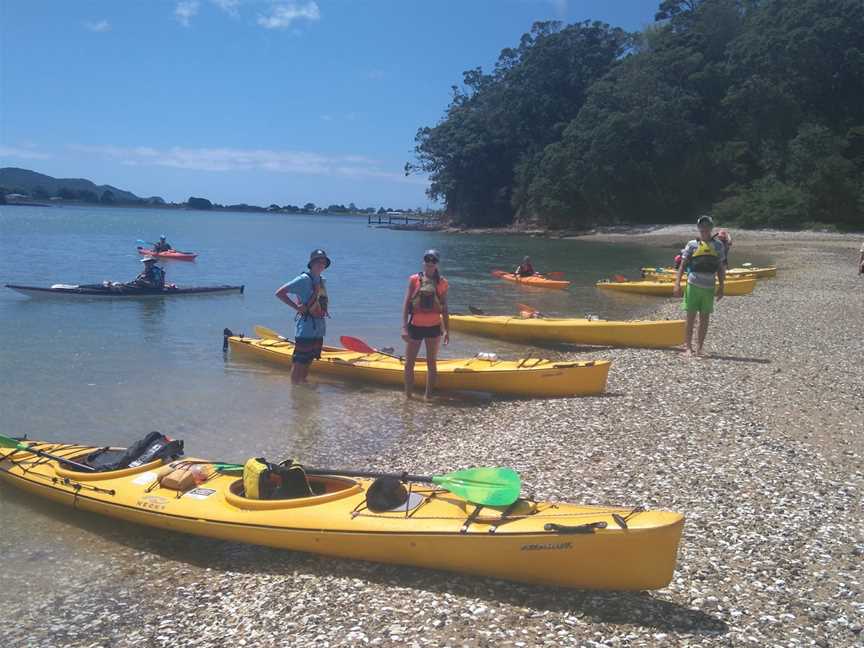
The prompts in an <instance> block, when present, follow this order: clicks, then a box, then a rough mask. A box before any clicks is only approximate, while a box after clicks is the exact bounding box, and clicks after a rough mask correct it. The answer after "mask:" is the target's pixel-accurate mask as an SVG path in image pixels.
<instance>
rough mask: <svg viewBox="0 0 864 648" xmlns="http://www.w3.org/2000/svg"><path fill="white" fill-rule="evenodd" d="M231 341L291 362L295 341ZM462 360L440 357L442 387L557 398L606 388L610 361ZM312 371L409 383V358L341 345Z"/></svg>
mask: <svg viewBox="0 0 864 648" xmlns="http://www.w3.org/2000/svg"><path fill="white" fill-rule="evenodd" d="M225 345H226V346H230V348H231V349H232V351H237V352H242V353H245V354H248V355H250V356H253V357H256V358H258V359H261V360H265V361H269V362H273V363H276V364H281V365H286V366H290V365H291V362H292V356H293V354H294V343H293V342H292V341H291V340H286V339H285V338H274V339H266V338H264V339H259V338H248V337H244V336H243V335H234V334H233V333H232V332H231V331H230V330H228V329H225ZM485 355H486V354H481V355H478V356H476V357H474V358H464V359H458V360H451V359H441V358H439V359H438V380H437V383H436V385H435V388H436V389H439V390H443V391H477V392H489V393H494V394H505V395H509V396H526V397H539V398H554V397H565V396H596V395H599V394H602V393H603V391H604V390H605V389H606V379H607V377H608V374H609V366H610V364H611V363H610V361H609V360H544V359H542V358H522V359H521V360H499V359H498V358H497V356H494V354H488V355H489V356H492V357H484V356H485ZM311 371H312V372H313V373H321V374H324V375H328V376H334V377H336V378H342V379H345V380H356V381H362V382H372V383H381V384H386V385H399V386H402V385H403V377H404V364H403V359H402V358H399V357H395V356H393V355H391V354H387V353H383V352H376V351H374V350H373V352H371V353H363V352H359V351H350V350H348V349H342V348H338V347H324V349H323V351H322V353H321V358H320V359H318V360H315V361H313V362H312V365H311ZM414 371H415V373H416V385H417V386H418V387H424V386H425V385H426V369H425V367H424V366H423V365H422V362H420V363H418V365H417V367H415V369H414Z"/></svg>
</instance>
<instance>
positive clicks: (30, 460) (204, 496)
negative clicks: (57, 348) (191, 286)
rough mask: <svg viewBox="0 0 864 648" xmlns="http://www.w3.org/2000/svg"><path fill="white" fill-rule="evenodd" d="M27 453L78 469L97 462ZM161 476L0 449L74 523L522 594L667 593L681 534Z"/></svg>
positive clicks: (522, 506)
mask: <svg viewBox="0 0 864 648" xmlns="http://www.w3.org/2000/svg"><path fill="white" fill-rule="evenodd" d="M28 443H31V442H28ZM32 443H33V444H34V445H33V447H34V448H36V449H39V450H42V451H45V452H49V453H52V454H55V455H59V456H61V457H63V458H66V459H78V460H79V461H83V459H84V458H85V457H86V456H87V455H88V454H89V453H91V452H93V451H95V450H97V448H90V447H86V446H80V445H70V444H61V443H44V442H32ZM186 461H200V460H195V459H187V460H186ZM176 463H177V462H175V465H176ZM162 465H163V464H162V462H161V461H153V462H151V463H147V464H144V465H142V466H139V467H137V468H127V469H123V470H115V471H112V472H102V473H89V472H76V471H72V470H69V469H67V468H65V467H61V466H60V465H58V463H57V462H56V461H54V460H50V459H45V458H41V457H37V456H36V455H34V454H32V453H31V452H30V451H29V449H28V450H15V449H8V448H0V479H2V481H4V482H6V483H8V484H10V485H12V486H15V487H17V488H20V489H22V490H24V491H27V492H28V493H31V494H33V495H38V496H40V497H43V498H46V499H49V500H53V501H54V502H58V503H60V504H65V505H67V506H71V507H73V508H75V509H79V510H82V511H89V512H92V513H98V514H100V515H106V516H109V517H112V518H117V519H120V520H125V521H128V522H135V523H138V524H145V525H148V526H152V527H157V528H160V529H166V530H170V531H177V532H180V533H188V534H192V535H198V536H206V537H209V538H217V539H220V540H227V541H231V542H245V543H250V544H257V545H265V546H269V547H276V548H279V549H290V550H296V551H306V552H311V553H317V554H324V555H328V556H337V557H340V558H354V559H360V560H370V561H375V562H384V563H395V564H402V565H413V566H417V567H428V568H433V569H443V570H448V571H454V572H460V573H465V574H478V575H482V576H491V577H495V578H503V579H507V580H514V581H522V582H526V583H538V584H545V585H558V586H563V587H577V588H590V589H609V590H644V589H657V588H661V587H665V586H666V585H667V584H668V583H669V581H670V580H671V578H672V574H673V572H674V569H675V562H676V559H677V553H678V543H679V541H680V538H681V531H682V528H683V525H684V517H683V516H682V515H681V514H680V513H673V512H668V511H643V510H642V509H641V508H632V507H631V508H626V507H602V506H578V505H575V504H567V503H553V502H543V501H535V500H533V499H529V498H520V499H518V500H517V501H516V502H515V503H514V504H512V505H510V506H508V507H483V506H479V505H475V504H472V503H470V502H467V501H465V500H464V499H462V498H460V497H458V496H456V495H454V494H452V493H449V492H447V491H444V490H440V489H437V488H436V487H434V486H425V485H418V484H411V485H410V494H409V497H408V499H407V501H406V502H405V504H403V505H401V506H399V507H398V508H397V509H396V510H392V511H386V512H383V513H373V512H371V511H370V510H369V509H368V508H367V506H366V492H367V489H368V488H369V486H370V485H371V484H372V482H371V481H370V480H366V479H350V478H347V477H340V476H337V475H333V476H310V477H309V481H310V484H311V486H312V487H313V488H312V490H313V492H316V493H319V494H317V495H312V496H308V497H299V498H293V499H276V500H257V499H248V498H246V497H245V496H244V491H243V481H242V479H239V478H238V477H236V476H229V475H224V474H221V473H217V472H214V473H213V474H212V476H210V478H209V479H207V480H206V481H205V482H204V483H200V484H198V485H196V486H195V487H194V488H191V489H190V490H187V491H185V492H180V491H175V490H169V489H167V488H165V487H163V486H161V485H160V484H159V482H157V471H158V470H159V469H160V468H161V467H162Z"/></svg>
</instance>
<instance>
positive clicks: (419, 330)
mask: <svg viewBox="0 0 864 648" xmlns="http://www.w3.org/2000/svg"><path fill="white" fill-rule="evenodd" d="M440 258H441V256H440V255H439V254H438V251H437V250H426V252H425V253H424V254H423V270H422V271H420V272H418V273H417V274H414V275H411V276H410V277H409V278H408V290H406V291H405V300H404V301H403V303H402V339H403V340H405V396H406V397H408V398H411V394H412V392H413V391H414V363H415V362H416V361H417V354H418V353H420V345H422V344H423V340H426V399H427V400H428V399H429V398H431V397H432V390H433V389H434V388H435V380H436V378H437V376H438V363H437V360H438V347H439V345H440V343H441V336H442V334H443V336H444V344H445V345H446V344H449V342H450V333H449V330H450V316H449V313H448V312H447V288H448V284H447V280H446V279H445V278H444V277H442V276H441V273H440V272H439V271H438V261H439V259H440Z"/></svg>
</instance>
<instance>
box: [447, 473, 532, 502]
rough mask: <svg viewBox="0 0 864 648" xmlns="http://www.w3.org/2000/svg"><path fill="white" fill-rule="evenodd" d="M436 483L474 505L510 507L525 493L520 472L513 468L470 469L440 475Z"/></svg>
mask: <svg viewBox="0 0 864 648" xmlns="http://www.w3.org/2000/svg"><path fill="white" fill-rule="evenodd" d="M432 483H433V484H437V485H438V486H440V487H441V488H444V489H446V490H448V491H450V492H451V493H453V494H454V495H458V496H459V497H463V498H465V499H466V500H468V501H469V502H472V503H474V504H483V505H485V506H509V505H510V504H512V503H513V502H515V501H516V500H517V499H519V493H520V492H521V490H522V482H521V480H520V479H519V473H517V472H516V471H515V470H511V469H510V468H468V469H466V470H458V471H456V472H452V473H448V474H447V475H436V476H435V477H433V478H432Z"/></svg>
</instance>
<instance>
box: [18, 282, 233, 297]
mask: <svg viewBox="0 0 864 648" xmlns="http://www.w3.org/2000/svg"><path fill="white" fill-rule="evenodd" d="M6 287H7V288H11V289H12V290H15V291H17V292H19V293H21V294H22V295H27V296H28V297H171V296H174V295H213V294H224V293H234V292H237V293H241V294H242V293H243V289H244V286H228V285H221V286H188V287H185V288H184V287H175V288H162V289H161V290H159V289H155V288H136V287H133V286H123V285H121V286H117V285H113V286H105V285H103V284H83V285H80V286H79V285H68V284H55V285H53V286H51V287H49V288H40V287H38V286H17V285H14V284H6Z"/></svg>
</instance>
